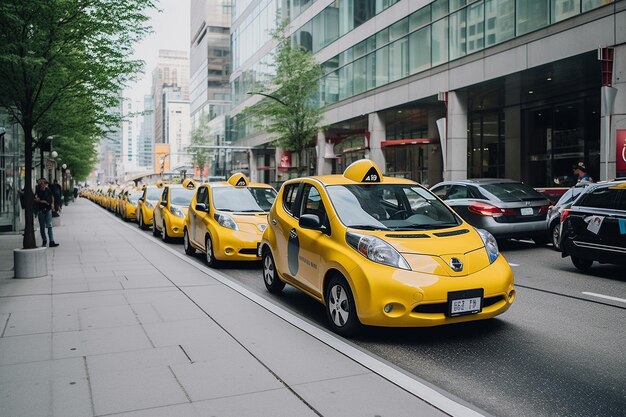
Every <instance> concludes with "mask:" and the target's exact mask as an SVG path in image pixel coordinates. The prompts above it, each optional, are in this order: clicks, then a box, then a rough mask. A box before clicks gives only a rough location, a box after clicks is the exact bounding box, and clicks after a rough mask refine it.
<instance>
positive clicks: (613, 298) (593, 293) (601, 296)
mask: <svg viewBox="0 0 626 417" xmlns="http://www.w3.org/2000/svg"><path fill="white" fill-rule="evenodd" d="M583 294H585V295H590V296H592V297H598V298H604V299H606V300H611V301H617V302H619V303H626V300H625V299H623V298H617V297H611V296H610V295H604V294H596V293H595V292H584V291H583Z"/></svg>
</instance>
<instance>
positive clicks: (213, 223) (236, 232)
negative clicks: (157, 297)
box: [183, 173, 276, 267]
mask: <svg viewBox="0 0 626 417" xmlns="http://www.w3.org/2000/svg"><path fill="white" fill-rule="evenodd" d="M275 199H276V190H275V189H274V188H272V187H271V186H270V185H267V184H261V183H251V182H250V181H249V179H248V177H246V176H245V175H244V174H242V173H237V174H233V175H232V176H231V177H230V178H229V179H228V181H222V182H211V183H206V184H203V185H201V186H200V187H198V191H197V192H196V194H195V195H194V196H193V198H192V200H191V203H190V204H189V211H188V212H187V215H186V216H185V225H184V230H183V245H184V248H185V253H186V254H187V255H193V254H194V253H195V251H196V250H199V251H202V252H203V253H204V254H205V260H206V263H207V265H209V266H210V267H215V266H217V265H218V264H219V263H220V262H221V261H259V260H260V259H261V258H260V257H259V255H258V247H259V243H260V242H261V236H262V235H263V231H264V230H265V229H266V228H267V212H268V211H269V210H270V207H271V206H272V204H273V202H274V200H275Z"/></svg>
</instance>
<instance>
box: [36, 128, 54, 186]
mask: <svg viewBox="0 0 626 417" xmlns="http://www.w3.org/2000/svg"><path fill="white" fill-rule="evenodd" d="M52 139H53V138H52V136H48V137H47V138H45V139H43V138H42V139H41V141H40V142H39V174H40V175H39V178H43V176H44V160H43V153H44V151H45V152H50V150H51V149H52Z"/></svg>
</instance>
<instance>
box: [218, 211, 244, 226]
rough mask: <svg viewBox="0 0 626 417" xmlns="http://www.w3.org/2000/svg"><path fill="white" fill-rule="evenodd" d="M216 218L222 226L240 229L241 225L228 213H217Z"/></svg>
mask: <svg viewBox="0 0 626 417" xmlns="http://www.w3.org/2000/svg"><path fill="white" fill-rule="evenodd" d="M214 217H215V220H217V222H218V223H219V224H220V226H224V227H226V228H228V229H233V230H239V226H237V222H235V220H234V219H233V218H232V217H230V216H229V215H228V214H222V213H215V216H214Z"/></svg>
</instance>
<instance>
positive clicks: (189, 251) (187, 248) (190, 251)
mask: <svg viewBox="0 0 626 417" xmlns="http://www.w3.org/2000/svg"><path fill="white" fill-rule="evenodd" d="M183 248H185V253H186V254H187V255H193V254H195V253H196V249H195V248H194V247H193V246H191V243H190V242H189V233H188V232H187V229H185V230H184V231H183Z"/></svg>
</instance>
